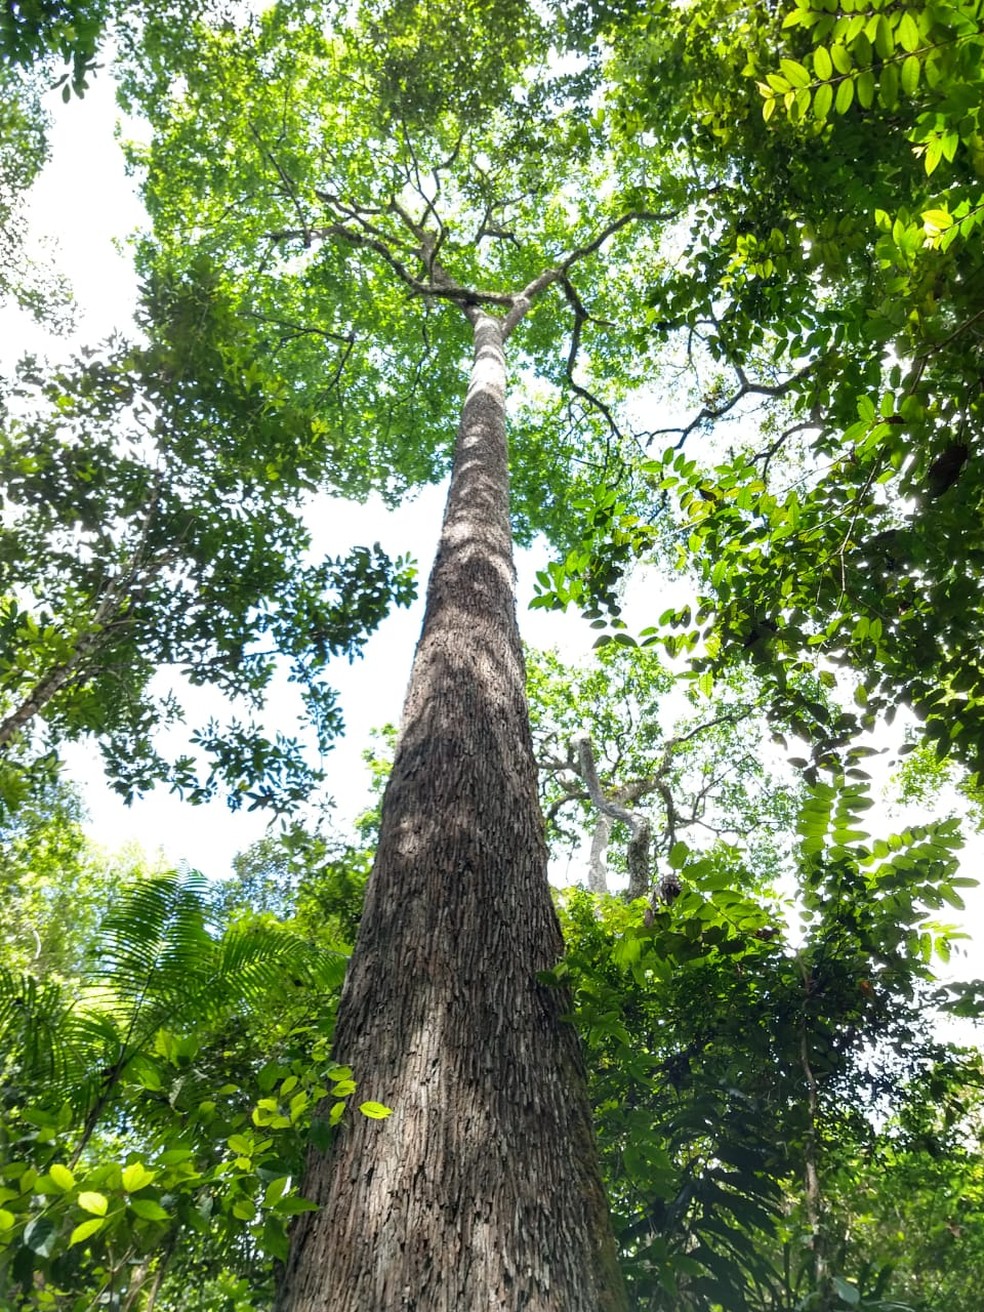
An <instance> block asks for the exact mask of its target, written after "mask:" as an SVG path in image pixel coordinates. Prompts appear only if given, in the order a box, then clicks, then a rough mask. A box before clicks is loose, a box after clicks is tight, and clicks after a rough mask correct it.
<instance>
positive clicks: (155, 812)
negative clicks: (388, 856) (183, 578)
mask: <svg viewBox="0 0 984 1312" xmlns="http://www.w3.org/2000/svg"><path fill="white" fill-rule="evenodd" d="M51 108H52V113H53V116H54V120H55V123H54V129H53V132H52V137H51V141H52V162H51V164H50V165H49V167H48V168H47V169H46V170H45V171H44V173H43V175H42V177H41V178H40V180H39V182H38V184H37V185H36V187H35V189H34V191H33V193H32V197H31V202H30V213H29V219H30V226H31V234H32V241H33V242H34V243H36V244H37V245H38V255H39V258H40V259H50V258H51V250H50V249H49V245H50V242H51V240H54V241H55V242H57V252H56V261H57V263H58V265H59V267H60V268H61V269H62V270H63V271H64V272H65V273H66V274H68V275H69V277H70V279H71V281H72V284H73V286H74V289H75V294H76V299H77V303H78V310H79V312H78V321H77V326H76V331H75V332H74V334H73V335H72V337H71V338H69V339H67V340H66V341H65V343H64V346H63V348H61V349H63V350H64V351H65V352H66V353H67V351H68V350H70V349H71V348H72V347H74V346H78V345H80V344H82V343H84V342H92V341H96V340H98V339H100V338H102V337H105V336H106V335H108V334H109V333H110V332H111V331H113V330H114V329H120V330H122V331H123V332H124V333H127V332H130V331H132V320H131V317H130V316H131V311H132V306H133V303H134V297H135V281H134V277H133V273H132V269H131V265H130V261H129V258H128V256H127V254H126V251H125V241H126V238H127V237H128V235H129V234H130V233H132V232H133V231H134V229H136V228H137V227H138V226H139V225H140V223H141V221H142V218H143V213H142V208H141V206H140V204H139V202H138V200H137V199H136V196H135V194H134V190H133V187H132V185H131V183H130V181H129V180H128V179H127V178H126V176H125V174H124V170H123V164H122V158H121V156H120V153H119V151H118V150H114V149H112V148H111V147H110V146H109V143H111V142H112V139H113V131H114V125H115V123H116V121H117V119H118V117H119V114H118V110H117V107H116V105H115V102H114V99H113V91H112V85H111V83H110V81H109V79H108V78H106V77H104V76H97V78H96V79H95V81H94V84H93V87H92V89H91V91H90V92H89V93H87V95H86V97H85V99H84V100H83V101H81V102H80V101H77V100H74V99H73V100H72V102H71V103H70V104H69V105H67V106H65V105H63V104H62V102H61V100H60V98H59V97H58V96H54V97H52V98H51ZM118 247H119V249H118ZM121 250H122V253H121ZM56 349H59V348H57V347H54V346H53V344H52V342H51V340H50V338H48V337H47V336H46V334H45V333H44V332H43V331H42V330H40V329H39V328H37V327H36V326H35V325H33V324H32V323H31V322H30V321H28V320H26V319H25V318H24V317H22V316H20V317H19V316H17V315H15V314H12V313H10V312H7V313H0V358H2V360H3V362H4V363H5V364H7V365H9V364H10V363H11V362H12V360H13V358H15V357H16V355H18V354H19V353H21V352H22V351H24V350H35V351H37V352H39V353H45V352H48V353H53V352H54V350H56ZM444 493H445V488H444V487H441V488H427V489H425V490H424V491H423V492H422V493H421V494H420V495H419V496H418V497H417V498H416V499H414V500H412V501H409V502H407V503H406V504H404V505H403V506H401V507H400V508H399V509H398V510H396V511H393V512H389V511H387V510H386V509H385V508H384V507H383V506H382V505H381V503H379V502H378V500H377V501H370V502H369V503H368V504H367V505H364V506H360V505H355V504H353V503H347V502H340V501H337V500H329V499H328V498H325V499H324V502H323V504H322V503H320V502H319V504H318V507H317V512H316V514H315V515H313V516H312V524H314V525H316V533H315V542H314V548H315V551H316V553H318V554H321V553H326V552H331V553H332V554H335V553H340V552H344V551H346V550H347V549H348V547H349V546H351V545H353V544H355V543H365V544H369V545H371V544H372V543H373V542H375V541H379V542H380V543H381V544H382V546H383V548H384V549H385V550H386V551H388V552H389V553H390V555H392V556H395V555H399V554H402V553H404V552H407V551H409V552H410V553H411V554H412V555H414V556H415V557H416V559H417V561H418V567H419V569H420V573H421V579H420V591H421V594H423V591H424V587H425V584H426V576H427V571H428V569H429V567H430V562H431V560H432V557H433V553H434V548H435V544H436V539H437V532H438V528H439V524H440V517H441V513H442V509H443V499H444ZM546 563H547V552H546V550H545V549H543V548H541V549H540V550H534V551H532V552H521V553H520V554H519V558H518V561H517V565H518V570H519V598H520V626H521V629H522V631H523V636H524V638H525V640H526V641H527V642H529V643H531V644H532V645H535V646H558V647H559V648H560V649H561V651H562V653H563V654H564V655H565V657H566V658H568V659H577V658H578V657H580V656H582V655H583V654H586V653H587V651H588V650H589V649H590V647H591V645H592V642H593V640H594V637H595V636H596V635H595V634H594V633H593V632H592V631H591V630H590V629H589V628H588V626H587V625H586V623H585V622H584V621H583V620H581V619H580V617H579V616H577V615H574V614H569V615H558V614H556V613H548V612H544V611H530V610H528V609H527V608H526V606H527V602H528V600H529V598H530V597H531V596H532V593H533V579H534V575H535V572H536V570H538V569H542V568H543V567H544V565H545V564H546ZM652 587H653V581H652V579H650V582H649V584H648V586H647V585H645V584H642V585H640V586H639V588H638V589H637V590H636V594H635V595H636V596H637V597H638V600H639V603H640V605H639V612H640V615H642V616H644V618H641V619H640V621H639V622H640V623H651V622H652V615H653V613H654V611H660V610H662V609H664V607H665V605H667V604H670V603H671V601H672V604H678V599H676V598H673V599H669V598H664V599H663V601H662V603H661V604H659V605H658V606H656V605H654V603H653V596H652ZM640 594H642V595H640ZM422 611H423V597H422V595H421V599H420V600H419V601H418V603H417V604H416V606H414V607H413V608H412V609H410V610H408V611H398V612H394V613H393V614H392V615H391V616H390V617H389V618H388V619H387V620H386V621H385V622H384V624H383V625H382V627H381V629H380V630H379V632H378V633H377V634H376V635H375V636H374V637H373V638H372V639H370V641H369V644H368V646H367V649H366V655H365V658H364V659H362V660H357V661H356V662H355V663H354V664H352V665H349V664H346V663H338V664H337V665H336V666H335V667H334V668H333V670H332V675H333V682H334V683H335V685H336V686H337V687H338V689H339V691H340V693H341V700H342V707H343V710H344V714H345V720H346V724H347V730H348V731H347V734H346V736H345V738H344V739H342V740H340V742H339V745H338V746H337V747H336V748H335V749H334V750H333V751H332V752H331V753H330V754H329V756H328V757H327V758H326V761H325V766H326V769H327V776H328V777H327V791H328V792H329V793H330V794H331V795H333V796H334V797H335V799H336V802H337V804H338V811H337V815H338V819H339V821H340V822H347V821H350V820H351V819H352V818H353V817H354V815H355V814H357V813H358V811H359V810H360V809H362V807H363V806H364V805H365V801H366V787H367V775H366V773H365V770H364V767H363V766H362V762H361V753H362V751H363V749H364V748H365V747H366V746H367V745H368V743H369V734H370V731H371V730H372V729H373V728H376V727H379V726H381V725H383V724H385V723H387V722H390V721H397V720H398V719H399V715H400V709H401V706H402V701H403V696H404V692H405V689H406V684H407V680H408V677H409V672H410V662H411V660H412V657H413V650H414V646H415V643H416V640H417V636H418V634H419V630H420V623H421V619H422ZM630 619H631V616H630ZM210 697H211V694H209V692H208V690H205V689H191V690H189V696H188V697H186V698H185V700H186V701H187V702H188V704H189V707H190V712H191V713H190V714H189V719H190V720H204V719H206V718H207V717H208V716H209V714H211V713H213V708H214V702H210ZM294 715H295V707H294V705H293V704H292V701H291V697H290V693H289V691H281V692H278V693H277V694H276V695H275V697H274V698H273V699H272V702H271V706H270V711H269V714H268V716H267V723H268V727H270V728H276V727H282V728H284V729H285V731H287V732H293V730H294V727H295V725H294ZM67 756H68V761H69V766H70V769H71V772H72V774H73V775H74V776H75V778H76V779H77V780H78V782H79V783H80V785H81V787H82V789H83V792H84V795H85V799H86V803H87V805H88V808H89V811H90V814H91V823H90V830H91V832H92V834H93V837H95V838H96V839H97V841H99V842H100V843H101V844H103V845H104V846H108V847H118V846H120V845H122V844H123V843H125V842H129V841H132V840H135V841H137V842H139V844H140V845H141V846H142V847H143V848H144V849H145V850H146V851H147V852H148V853H149V854H153V853H155V852H157V851H158V850H159V851H161V852H162V853H163V855H164V858H165V859H166V861H167V862H168V863H169V864H176V863H178V862H179V861H187V862H188V863H189V864H190V865H192V866H195V867H197V868H199V869H201V870H203V871H204V872H205V873H206V874H208V875H210V876H222V875H224V874H226V873H228V871H229V863H230V861H231V859H232V857H233V856H234V855H235V854H236V853H237V852H239V851H242V850H243V849H245V848H246V847H247V846H249V844H250V843H251V842H253V841H255V839H257V838H259V837H260V836H261V835H262V834H263V832H264V829H265V825H266V820H265V818H264V817H263V816H262V815H257V814H249V813H246V812H240V813H230V812H229V811H228V809H227V808H226V806H225V804H224V803H223V802H217V803H214V804H212V805H210V806H207V807H192V806H189V805H187V804H185V803H182V802H180V801H179V800H178V799H177V798H176V797H174V796H171V795H169V794H167V793H165V792H164V791H163V790H160V789H158V790H157V791H156V792H155V793H153V794H151V795H150V796H149V797H147V798H144V799H142V800H140V801H138V802H136V803H135V804H134V805H133V806H132V807H129V808H127V807H125V806H124V805H123V804H122V802H121V800H120V799H119V798H117V797H116V796H115V795H114V794H112V793H111V792H110V791H109V789H108V788H107V787H106V786H105V784H104V783H103V781H102V773H101V768H100V765H99V757H98V753H97V752H96V751H95V749H93V748H85V747H78V748H74V749H72V750H70V751H69V752H68V753H67ZM875 814H878V820H873V824H872V828H873V830H874V832H876V833H885V834H887V833H888V832H890V831H891V830H892V829H898V828H900V827H902V825H903V824H904V823H909V822H911V818H910V817H905V819H902V818H901V817H899V816H892V817H889V815H888V814H887V808H886V810H883V809H882V808H881V807H879V810H878V813H874V812H873V813H871V816H872V818H873V817H874V816H875ZM980 849H981V844H980V843H979V842H973V843H972V845H971V846H970V847H969V848H968V850H967V853H966V867H967V873H969V874H976V873H977V869H976V867H977V865H978V864H979V860H978V858H979V855H980ZM578 873H579V872H577V871H574V870H571V871H570V877H572V878H574V877H577V875H578ZM967 901H968V912H967V915H966V916H965V917H963V922H964V928H966V929H968V930H969V932H971V933H972V934H973V935H974V938H975V940H976V942H974V943H973V945H972V948H971V951H970V954H969V956H968V958H967V959H965V960H962V961H958V962H955V963H954V965H953V966H952V967H951V969H950V971H948V972H947V974H948V975H950V976H951V977H953V976H956V977H959V976H968V975H970V974H974V973H980V972H984V952H982V950H984V942H982V941H981V937H982V936H981V935H979V933H978V927H980V926H982V925H984V889H982V888H978V889H977V890H970V891H969V894H968V898H967ZM938 918H939V919H941V920H951V919H957V918H958V917H957V913H954V914H953V915H952V916H951V915H950V914H949V911H948V910H947V911H944V912H941V913H940V914H939V917H938Z"/></svg>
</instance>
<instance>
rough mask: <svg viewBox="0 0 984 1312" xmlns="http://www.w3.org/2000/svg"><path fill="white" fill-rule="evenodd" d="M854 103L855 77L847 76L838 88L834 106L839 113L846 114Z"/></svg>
mask: <svg viewBox="0 0 984 1312" xmlns="http://www.w3.org/2000/svg"><path fill="white" fill-rule="evenodd" d="M853 103H854V79H853V78H850V77H846V78H845V79H844V81H843V82H842V83H841V84H840V86H839V87H838V88H837V96H836V98H835V100H834V108H835V109H836V110H837V113H838V114H846V113H847V111H848V110H849V109H850V108H851V105H852V104H853Z"/></svg>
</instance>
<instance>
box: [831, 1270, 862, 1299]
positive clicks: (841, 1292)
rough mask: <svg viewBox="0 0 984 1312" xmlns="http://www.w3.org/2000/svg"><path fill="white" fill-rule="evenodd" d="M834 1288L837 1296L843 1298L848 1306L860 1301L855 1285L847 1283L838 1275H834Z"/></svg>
mask: <svg viewBox="0 0 984 1312" xmlns="http://www.w3.org/2000/svg"><path fill="white" fill-rule="evenodd" d="M834 1289H835V1290H836V1291H837V1297H838V1298H841V1299H843V1300H844V1302H845V1303H847V1304H848V1305H849V1306H850V1307H857V1305H858V1304H859V1303H860V1302H861V1294H860V1291H859V1290H858V1288H857V1287H856V1286H855V1285H851V1284H848V1282H847V1281H846V1280H843V1279H841V1277H840V1276H834Z"/></svg>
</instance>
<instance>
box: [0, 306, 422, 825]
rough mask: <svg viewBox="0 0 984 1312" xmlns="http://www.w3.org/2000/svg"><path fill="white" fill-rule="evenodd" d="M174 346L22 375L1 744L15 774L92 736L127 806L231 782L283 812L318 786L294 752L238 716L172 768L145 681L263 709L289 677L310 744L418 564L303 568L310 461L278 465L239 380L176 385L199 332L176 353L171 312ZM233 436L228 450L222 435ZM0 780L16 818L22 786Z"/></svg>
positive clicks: (266, 413)
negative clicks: (270, 692) (350, 663)
mask: <svg viewBox="0 0 984 1312" xmlns="http://www.w3.org/2000/svg"><path fill="white" fill-rule="evenodd" d="M189 294H191V293H190V292H189ZM171 308H172V310H174V305H173V304H172V306H171ZM175 312H176V311H175ZM169 332H170V333H171V338H170V339H169V340H170V342H171V345H169V346H161V347H151V348H148V349H146V350H131V351H126V350H125V349H123V348H121V347H119V346H117V348H116V349H115V350H113V351H111V352H109V353H107V354H106V355H102V354H97V353H93V352H87V353H85V354H84V355H83V357H82V358H81V359H79V360H77V361H75V362H74V365H73V366H72V367H70V368H69V369H66V370H64V371H63V370H52V371H45V370H42V369H41V368H40V367H39V366H38V364H37V363H36V362H34V361H27V362H25V363H24V365H23V366H22V368H21V371H20V392H21V396H20V405H19V407H18V409H19V413H18V414H17V415H16V417H11V419H10V422H9V424H8V427H7V431H6V432H5V434H4V435H3V438H2V441H0V477H2V479H3V483H4V488H5V499H6V503H7V505H8V507H9V509H10V511H11V513H12V515H16V521H14V520H13V519H11V521H10V524H9V526H8V528H7V529H6V530H5V531H4V533H3V534H2V535H0V551H2V554H3V559H4V567H5V568H4V580H5V587H6V589H7V594H6V596H5V597H4V599H3V601H2V603H0V707H2V710H3V722H2V725H0V737H2V739H3V743H4V746H5V749H6V753H7V757H8V762H9V761H10V760H11V754H12V752H14V751H15V749H17V748H18V744H20V745H21V746H20V751H21V755H23V745H24V744H25V743H31V744H37V743H41V744H45V745H47V744H51V745H52V746H53V747H57V744H58V743H59V742H61V741H64V740H71V739H75V738H79V737H82V736H86V735H92V736H95V737H97V738H98V740H99V742H100V746H101V748H102V750H103V755H104V759H105V762H106V765H107V769H108V772H109V774H110V778H111V780H112V782H113V784H114V786H115V787H116V788H117V789H118V790H119V791H120V792H121V793H123V795H124V796H126V797H127V798H130V797H132V796H134V795H135V794H136V793H139V792H143V791H145V790H146V789H148V788H149V787H151V786H152V785H153V783H154V782H155V781H156V780H158V779H165V780H167V781H168V782H169V783H170V784H171V786H172V787H173V788H175V789H176V790H177V791H179V792H181V793H182V794H183V795H185V796H187V797H188V798H189V799H190V800H192V801H203V800H207V799H209V798H211V797H212V796H214V795H215V794H216V793H217V792H218V791H219V789H220V788H223V787H224V788H225V790H226V791H227V795H228V797H229V801H230V805H232V806H234V807H236V806H240V805H242V804H244V803H245V804H247V805H248V806H249V807H250V808H251V809H253V808H256V807H261V806H265V807H272V808H273V809H274V810H283V809H285V808H287V807H291V806H294V805H296V804H297V802H298V801H299V800H301V799H302V798H303V797H304V796H305V795H306V794H307V792H308V791H309V790H310V788H311V786H312V783H313V782H314V781H315V779H316V778H317V777H318V776H317V771H314V770H312V768H311V767H310V766H309V765H308V764H307V762H306V760H305V756H304V750H303V743H302V740H301V739H300V738H298V737H290V736H289V735H287V734H285V733H279V734H277V735H276V736H275V737H274V738H272V739H268V738H265V737H264V736H263V735H262V733H261V732H260V730H259V729H258V728H257V726H256V724H255V723H253V722H252V721H251V720H243V719H240V718H239V716H238V715H237V714H236V712H235V710H233V712H232V713H231V714H230V717H229V719H228V720H227V722H226V723H225V724H222V725H220V724H219V723H218V722H212V723H209V724H206V725H203V726H199V727H198V728H196V729H193V730H192V733H191V745H192V747H193V749H195V750H193V752H192V753H190V754H184V755H181V756H179V757H178V758H177V759H176V760H172V761H167V760H165V759H164V758H163V757H162V756H161V755H160V754H159V752H158V750H157V748H156V746H155V744H154V731H155V730H156V729H157V728H158V727H159V726H161V725H165V724H168V723H173V722H174V721H176V720H180V719H181V718H183V712H182V709H181V700H180V694H178V695H177V696H176V695H175V694H174V692H173V691H168V692H165V693H164V694H163V695H162V694H160V693H158V692H156V691H155V690H154V689H153V688H152V687H151V684H152V680H153V678H154V675H155V674H156V673H157V671H158V669H159V668H160V667H161V666H162V665H163V666H170V667H173V668H175V669H176V671H177V672H179V673H180V674H182V675H183V676H184V677H185V678H186V679H187V680H188V681H189V682H190V683H192V684H209V685H211V686H212V687H214V688H215V689H216V690H217V691H218V692H220V693H223V694H225V695H226V696H227V697H229V698H231V699H235V700H234V702H233V706H235V701H236V700H238V703H239V706H240V707H241V708H245V709H246V710H247V711H249V712H251V713H255V711H256V710H257V709H259V708H261V707H262V705H263V702H264V698H265V693H266V690H267V688H268V686H269V685H270V683H271V681H272V680H273V678H274V676H275V674H276V672H277V670H278V668H283V666H286V668H287V672H288V674H289V677H290V679H291V680H292V682H294V683H295V684H296V685H297V686H298V689H299V693H300V699H301V703H302V707H303V722H304V723H305V724H306V725H307V728H308V731H309V732H310V734H311V735H312V736H313V738H314V739H315V741H316V743H317V746H318V748H319V750H320V751H322V752H323V751H325V750H327V748H328V745H329V743H330V741H331V739H332V738H333V737H334V736H335V734H336V733H337V732H338V731H339V729H340V726H341V719H340V714H339V711H338V709H337V707H336V705H335V696H334V693H333V691H332V690H331V688H330V687H329V686H328V685H327V684H326V683H325V681H324V671H325V668H326V666H327V664H328V662H329V660H330V659H331V658H332V657H334V656H337V655H340V654H345V655H347V656H349V657H350V658H351V657H353V656H354V655H356V654H357V653H358V652H359V650H360V648H361V646H362V644H363V642H364V641H365V639H366V636H367V635H368V633H369V632H371V630H372V629H373V628H375V626H376V625H377V624H378V623H379V621H380V619H381V618H382V617H383V615H384V614H385V613H386V610H387V609H388V606H389V604H390V603H391V602H396V603H397V604H405V603H407V602H408V601H409V600H410V599H411V598H412V597H413V596H414V591H415V589H414V584H413V572H412V570H411V568H410V565H409V562H408V561H407V560H406V559H400V560H396V561H391V560H390V559H389V557H388V556H386V554H385V553H384V552H382V551H381V550H380V548H379V547H378V545H377V546H375V547H373V548H371V549H370V548H366V547H357V548H355V549H353V550H352V551H351V552H350V553H349V555H348V556H347V557H344V558H339V559H332V558H326V559H324V560H322V561H312V560H311V559H310V557H309V554H308V548H309V543H310V533H309V530H308V528H307V525H306V523H305V519H304V506H303V500H302V498H303V496H304V494H305V492H306V489H307V487H308V486H309V484H308V483H307V482H306V479H305V474H306V469H299V467H298V457H299V452H298V451H294V452H292V454H291V456H290V460H289V461H288V460H287V459H286V458H282V457H281V455H280V454H278V452H279V450H280V444H281V443H284V442H288V441H289V440H290V438H291V434H290V433H289V431H288V432H287V433H286V434H285V433H283V432H281V431H280V428H279V427H278V414H279V412H278V408H277V406H276V403H275V401H274V400H273V399H272V398H270V397H268V396H261V397H257V396H256V395H255V394H254V393H253V391H252V390H251V388H250V385H249V383H248V380H246V381H244V380H242V378H241V377H240V375H239V374H238V373H237V372H236V371H235V370H232V371H231V372H230V373H229V375H228V376H227V377H226V378H225V379H224V380H220V381H219V382H215V383H214V386H213V389H212V392H211V393H210V394H209V395H203V394H202V392H201V389H195V388H191V387H183V386H182V385H181V378H180V369H181V366H180V363H179V362H178V361H177V360H176V359H175V355H174V352H175V350H176V349H177V346H178V345H181V346H182V348H183V349H185V350H205V349H206V343H207V334H208V332H209V328H208V325H206V324H203V323H201V322H199V323H197V324H196V325H195V327H194V329H193V330H192V329H189V332H193V337H192V340H191V341H189V340H188V339H187V338H186V337H183V336H182V335H181V333H180V331H179V329H178V328H177V327H175V321H174V319H173V317H172V319H171V321H170V327H169ZM216 393H217V395H216ZM233 422H236V424H237V427H236V432H237V441H236V442H235V443H232V442H231V441H230V440H228V439H226V441H225V442H224V444H223V443H221V442H219V441H218V440H217V438H216V433H217V432H218V431H220V426H221V430H224V431H226V432H228V426H229V425H231V424H232V423H233ZM124 689H125V695H124V692H123V690H124ZM35 750H36V749H35ZM12 759H13V760H15V761H16V760H17V759H18V757H17V756H16V755H14V756H13V758H12ZM4 782H5V797H6V800H7V803H8V805H9V804H10V803H11V802H12V801H13V800H16V799H15V798H11V796H10V793H11V790H12V789H16V787H17V775H16V772H14V774H13V776H12V778H11V780H10V782H9V784H8V783H7V782H6V781H4Z"/></svg>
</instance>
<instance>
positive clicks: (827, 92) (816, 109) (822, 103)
mask: <svg viewBox="0 0 984 1312" xmlns="http://www.w3.org/2000/svg"><path fill="white" fill-rule="evenodd" d="M833 99H834V89H833V87H832V86H831V85H830V83H829V82H824V84H823V86H820V87H817V89H816V92H815V94H814V96H813V117H814V118H816V119H820V120H821V121H823V120H824V119H825V118H826V117H827V115H828V114H829V113H830V106H831V104H832V103H833Z"/></svg>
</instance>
